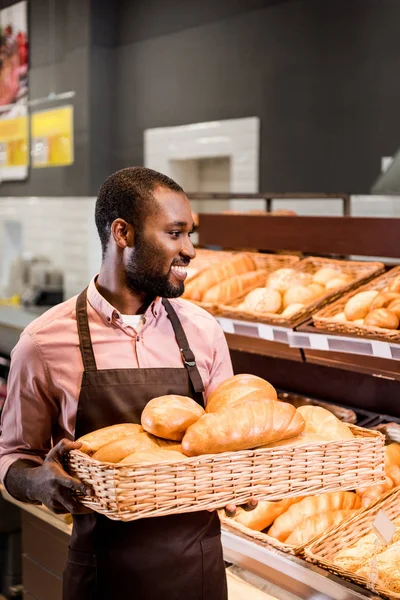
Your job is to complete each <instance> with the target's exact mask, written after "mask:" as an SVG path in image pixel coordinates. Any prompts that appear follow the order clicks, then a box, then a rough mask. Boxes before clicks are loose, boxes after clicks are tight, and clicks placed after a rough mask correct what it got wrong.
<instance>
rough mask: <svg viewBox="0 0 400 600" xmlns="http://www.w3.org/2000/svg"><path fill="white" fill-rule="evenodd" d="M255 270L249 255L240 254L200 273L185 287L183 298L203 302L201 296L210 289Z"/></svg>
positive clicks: (254, 264)
mask: <svg viewBox="0 0 400 600" xmlns="http://www.w3.org/2000/svg"><path fill="white" fill-rule="evenodd" d="M256 268H257V267H256V263H255V262H254V259H253V257H252V256H251V254H248V253H246V252H240V253H238V254H236V255H235V256H234V257H233V258H230V259H229V260H226V261H224V262H221V263H219V264H217V265H213V266H212V267H210V268H208V269H206V270H205V271H202V272H201V273H200V274H199V275H198V276H197V277H195V278H194V279H193V281H191V282H190V283H189V284H188V285H187V286H185V293H184V297H185V298H188V299H189V300H197V301H200V300H203V294H204V293H205V292H207V291H208V290H209V289H210V288H211V287H213V286H215V285H217V284H219V283H220V282H221V281H224V280H225V279H229V278H230V277H234V276H235V275H242V274H243V273H247V272H248V271H255V270H256Z"/></svg>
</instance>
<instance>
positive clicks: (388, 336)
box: [313, 267, 400, 344]
mask: <svg viewBox="0 0 400 600" xmlns="http://www.w3.org/2000/svg"><path fill="white" fill-rule="evenodd" d="M397 275H400V267H395V268H394V269H391V270H390V271H388V272H387V273H385V274H384V275H381V276H380V277H378V278H377V279H374V280H373V281H371V282H370V283H368V284H366V285H363V286H362V287H360V288H358V289H357V290H353V291H352V292H351V293H349V294H346V295H345V296H343V297H342V298H339V300H337V301H336V302H334V303H333V304H330V305H329V306H327V307H325V308H324V309H322V310H320V311H319V312H317V313H316V314H315V315H314V316H313V321H314V325H315V327H316V328H317V329H323V330H324V331H326V332H331V333H338V334H343V335H346V334H351V335H358V336H360V337H363V338H372V339H377V340H382V341H385V342H393V343H397V344H398V343H400V330H398V329H396V330H394V331H393V330H390V329H381V328H379V327H368V326H367V325H355V324H354V323H352V322H345V323H340V322H338V321H333V320H332V317H334V316H335V315H337V314H338V313H341V312H343V311H344V307H345V306H346V303H347V302H348V300H350V298H352V297H353V296H354V295H355V294H358V293H359V292H365V291H366V290H377V291H381V290H383V288H385V287H386V286H387V285H388V284H389V283H390V282H391V281H392V280H393V279H395V277H397Z"/></svg>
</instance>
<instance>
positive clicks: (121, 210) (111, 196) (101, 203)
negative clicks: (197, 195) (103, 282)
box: [95, 167, 183, 258]
mask: <svg viewBox="0 0 400 600" xmlns="http://www.w3.org/2000/svg"><path fill="white" fill-rule="evenodd" d="M158 185H160V186H163V187H166V188H168V189H170V190H173V191H174V192H183V189H182V188H181V186H180V185H178V184H177V183H176V182H175V181H173V179H171V178H170V177H167V175H163V174H162V173H158V172H157V171H153V169H146V168H145V167H128V168H126V169H121V170H120V171H116V172H115V173H113V174H112V175H110V177H108V178H107V179H106V180H105V182H104V183H103V185H102V186H101V188H100V190H99V193H98V196H97V201H96V209H95V221H96V227H97V231H98V232H99V237H100V242H101V248H102V252H103V258H104V255H105V253H106V250H107V244H108V242H109V239H110V233H111V224H112V223H113V221H115V219H124V221H126V222H127V223H129V224H130V225H132V226H133V227H135V229H136V230H138V231H139V230H141V228H142V227H143V223H144V220H145V218H146V215H148V214H149V212H150V211H151V209H152V206H154V196H153V190H154V188H155V187H156V186H158Z"/></svg>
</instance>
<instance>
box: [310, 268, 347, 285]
mask: <svg viewBox="0 0 400 600" xmlns="http://www.w3.org/2000/svg"><path fill="white" fill-rule="evenodd" d="M338 277H342V272H341V271H340V270H339V269H333V268H332V267H322V268H321V269H318V271H317V272H316V273H315V275H314V277H313V280H314V282H315V283H320V284H321V285H323V286H326V284H327V283H328V282H329V281H332V279H337V278H338Z"/></svg>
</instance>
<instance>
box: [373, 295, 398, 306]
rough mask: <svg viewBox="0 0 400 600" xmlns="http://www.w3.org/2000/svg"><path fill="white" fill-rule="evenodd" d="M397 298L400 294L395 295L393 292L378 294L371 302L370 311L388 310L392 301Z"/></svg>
mask: <svg viewBox="0 0 400 600" xmlns="http://www.w3.org/2000/svg"><path fill="white" fill-rule="evenodd" d="M399 298H400V294H396V293H395V292H380V293H379V294H378V295H377V296H376V298H374V299H373V300H372V302H371V306H370V310H375V309H376V308H388V307H389V305H390V303H391V302H393V300H397V299H399Z"/></svg>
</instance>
